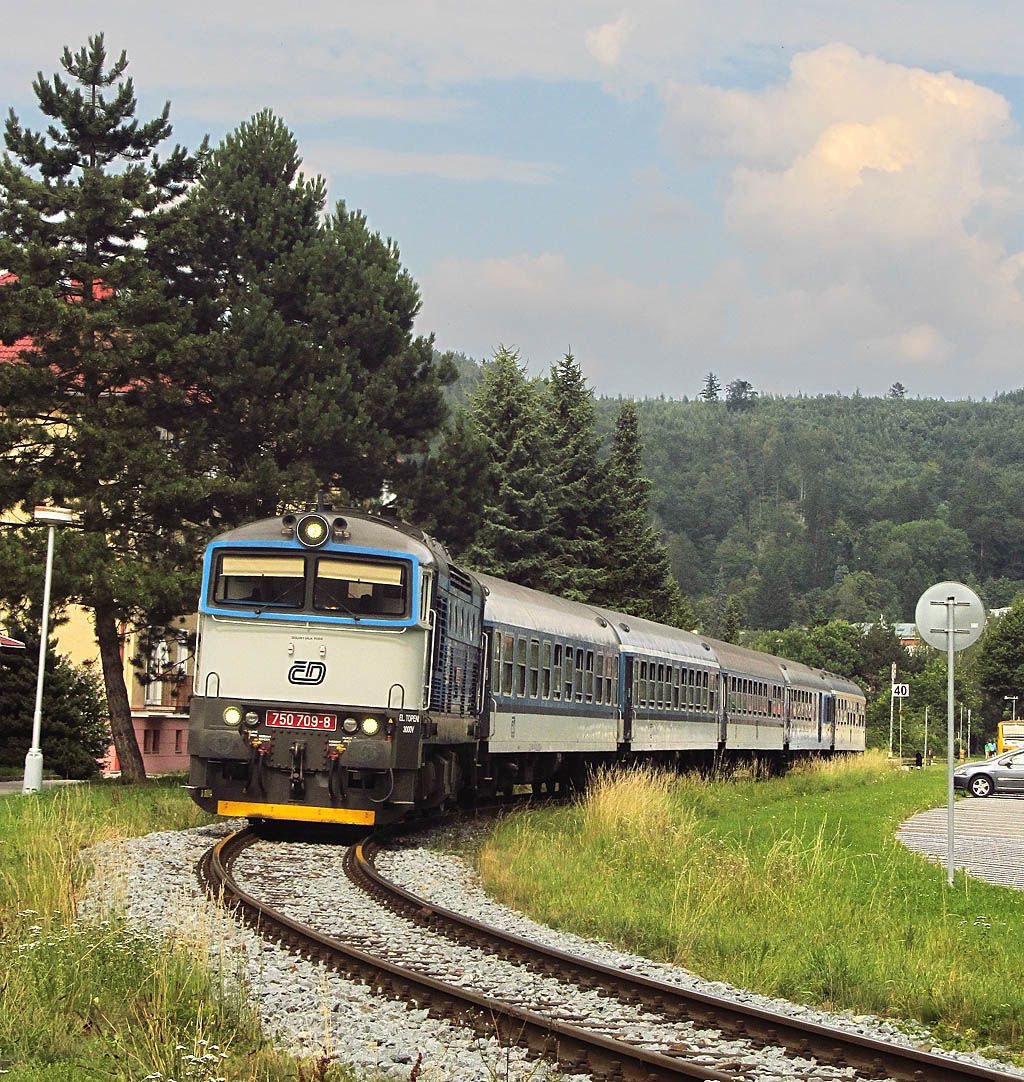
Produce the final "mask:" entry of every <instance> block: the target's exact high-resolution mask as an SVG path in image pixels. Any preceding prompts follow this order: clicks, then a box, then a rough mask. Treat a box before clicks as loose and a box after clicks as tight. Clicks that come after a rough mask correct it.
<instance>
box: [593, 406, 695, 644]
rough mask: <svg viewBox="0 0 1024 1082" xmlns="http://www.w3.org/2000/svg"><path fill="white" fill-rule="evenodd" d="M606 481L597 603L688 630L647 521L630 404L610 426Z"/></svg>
mask: <svg viewBox="0 0 1024 1082" xmlns="http://www.w3.org/2000/svg"><path fill="white" fill-rule="evenodd" d="M608 481H609V499H608V513H607V518H606V522H607V526H606V531H605V553H606V557H605V560H606V562H605V570H606V577H605V582H604V585H603V588H602V592H601V596H600V598H599V600H600V601H601V603H603V604H605V605H607V606H608V607H609V608H614V609H618V610H621V611H623V612H628V613H632V614H633V615H634V616H643V617H646V618H648V619H651V620H658V621H661V622H662V623H667V624H676V623H677V622H679V621H681V622H682V626H685V627H693V626H694V623H693V610H692V609H684V608H682V607H681V602H682V596H681V594H680V591H679V584H678V583H677V582H676V580H675V578H674V577H673V575H672V568H671V566H670V564H669V558H668V550H667V549H666V548H665V544H664V542H663V541H662V540H661V538H660V537H659V536H658V534H657V531H656V530H655V528H654V525H653V524H652V522H651V519H650V510H649V505H650V493H651V482H650V481H649V480H648V478H647V477H646V476H645V475H644V472H643V445H642V443H641V439H640V420H639V415H638V413H637V408H636V405H635V404H634V403H633V402H630V401H626V402H623V404H622V407H621V409H620V410H619V415H618V418H617V420H616V423H615V435H614V437H613V441H612V450H611V455H610V457H609V460H608Z"/></svg>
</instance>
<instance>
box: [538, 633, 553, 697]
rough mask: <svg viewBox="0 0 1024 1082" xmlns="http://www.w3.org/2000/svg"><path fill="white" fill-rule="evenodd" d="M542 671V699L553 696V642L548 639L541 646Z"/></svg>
mask: <svg viewBox="0 0 1024 1082" xmlns="http://www.w3.org/2000/svg"><path fill="white" fill-rule="evenodd" d="M540 673H541V677H540V678H541V681H542V686H541V691H540V696H541V698H542V699H550V698H551V643H549V642H548V641H547V640H545V641H544V643H543V645H542V646H541V648H540Z"/></svg>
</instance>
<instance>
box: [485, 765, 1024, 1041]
mask: <svg viewBox="0 0 1024 1082" xmlns="http://www.w3.org/2000/svg"><path fill="white" fill-rule="evenodd" d="M944 800H945V777H944V773H943V772H942V771H941V770H938V769H936V770H931V771H912V772H909V773H906V772H897V771H893V770H892V769H891V768H890V767H889V766H888V765H887V764H886V763H885V761H884V760H883V759H880V758H877V757H874V756H868V757H866V758H865V759H864V760H863V761H860V762H854V763H852V764H849V765H833V766H828V767H824V768H819V769H814V770H806V771H799V772H794V773H792V774H790V775H789V776H787V777H785V778H781V779H775V780H771V781H752V780H737V781H735V782H732V783H729V784H722V783H713V782H708V781H703V780H701V779H698V778H691V777H687V778H677V777H674V776H669V775H655V774H650V773H643V772H640V773H633V774H627V775H618V776H616V775H604V776H602V777H601V778H599V779H598V780H597V782H596V784H595V785H594V786H593V788H592V789H591V791H590V793H589V794H588V795H587V797H586V798H585V799H584V801H583V802H581V803H580V804H578V805H575V806H573V807H569V808H559V809H550V810H541V811H536V812H529V813H526V814H523V815H518V816H513V817H511V818H509V819H508V820H506V821H505V822H504V823H502V824H501V825H499V827H498V828H497V830H496V831H495V834H494V836H493V837H492V839H491V840H490V841H489V842H488V844H487V845H486V846H485V847H484V849H483V851H482V852H481V854H480V858H479V866H480V871H481V874H482V876H483V880H484V883H485V885H486V886H487V888H488V889H489V890H491V891H492V892H493V893H494V894H495V895H497V897H499V898H500V899H502V900H503V901H506V902H508V903H509V904H511V905H514V906H516V907H518V908H521V909H524V910H525V911H527V912H529V913H530V914H531V915H533V916H535V917H537V918H538V919H540V920H543V921H546V922H548V923H551V924H554V925H556V926H558V927H562V928H566V929H570V930H572V931H575V932H579V933H582V934H584V935H589V936H598V937H601V938H603V939H607V940H609V941H611V942H614V943H616V944H618V945H620V946H623V947H625V948H627V949H630V950H634V951H637V952H639V953H642V954H645V955H647V956H649V957H652V958H657V959H662V960H666V961H670V962H674V963H676V964H679V965H683V966H686V967H687V968H689V969H691V970H693V971H695V972H697V973H699V974H701V975H702V976H704V977H707V978H709V979H714V980H724V981H729V982H731V983H734V984H737V985H741V986H743V987H747V988H752V989H755V990H757V991H759V992H763V993H766V994H769V995H777V996H783V997H786V998H788V999H794V1000H798V1001H800V1002H805V1003H812V1004H817V1005H820V1006H824V1007H828V1008H832V1009H839V1010H852V1011H854V1012H857V1013H868V1012H870V1013H876V1014H882V1015H888V1016H890V1017H893V1018H898V1019H905V1020H913V1021H916V1022H919V1023H922V1024H924V1025H926V1026H929V1027H931V1028H932V1030H933V1032H934V1033H935V1035H936V1036H937V1037H938V1038H939V1039H940V1040H943V1041H944V1042H945V1043H947V1044H949V1045H951V1046H958V1047H983V1048H984V1047H992V1046H1004V1047H1006V1048H1008V1049H1011V1050H1012V1051H1013V1052H1015V1053H1018V1054H1019V1053H1020V1052H1021V1051H1022V1050H1024V991H1022V982H1021V981H1020V966H1019V964H1018V961H1017V954H1018V950H1017V946H1018V945H1019V944H1020V943H1021V942H1024V895H1022V894H1021V892H1020V891H1014V890H1011V889H1008V888H1003V887H997V886H993V885H990V884H987V883H983V882H981V881H979V880H976V879H971V878H968V877H967V876H965V875H963V874H962V873H958V874H957V876H956V880H955V883H954V886H953V887H952V888H949V887H947V885H946V881H945V870H944V868H942V867H940V866H938V865H934V864H929V863H927V862H926V861H924V860H923V859H922V858H921V857H918V856H915V855H913V854H911V853H909V852H908V851H906V850H905V849H904V847H903V846H902V845H900V844H899V843H898V842H896V840H895V839H894V836H893V835H894V831H895V830H896V828H897V826H898V825H899V823H900V822H901V821H902V820H903V819H905V818H907V817H908V816H909V815H912V814H913V813H914V812H916V811H920V810H922V809H924V808H928V807H933V806H936V805H940V804H942V803H943V802H944ZM582 883H585V884H586V889H585V890H582V889H580V884H582ZM1000 945H1003V946H1004V947H1005V949H1000Z"/></svg>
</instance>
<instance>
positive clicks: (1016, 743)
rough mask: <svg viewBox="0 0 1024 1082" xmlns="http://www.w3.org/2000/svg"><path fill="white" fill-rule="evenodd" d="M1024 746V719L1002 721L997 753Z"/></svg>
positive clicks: (1000, 753)
mask: <svg viewBox="0 0 1024 1082" xmlns="http://www.w3.org/2000/svg"><path fill="white" fill-rule="evenodd" d="M1014 748H1024V721H1001V722H1000V723H999V736H998V738H997V744H996V754H997V755H1002V754H1003V752H1004V751H1013V749H1014Z"/></svg>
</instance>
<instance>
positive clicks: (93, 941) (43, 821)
mask: <svg viewBox="0 0 1024 1082" xmlns="http://www.w3.org/2000/svg"><path fill="white" fill-rule="evenodd" d="M179 784H180V779H171V780H169V781H167V782H165V783H150V784H148V785H145V786H123V785H120V784H117V783H109V782H107V783H92V784H85V785H76V786H67V787H63V788H59V789H48V790H45V791H44V792H43V793H40V794H38V795H36V796H31V797H22V796H21V795H20V794H18V795H13V796H6V797H0V1071H2V1072H5V1073H4V1082H44V1080H45V1082H65V1080H67V1082H71V1080H75V1082H78V1080H81V1079H114V1080H118V1082H143V1080H145V1079H149V1080H151V1082H158V1080H170V1079H174V1080H177V1082H214V1080H217V1079H224V1080H226V1082H284V1080H286V1079H289V1080H301V1079H308V1080H313V1079H316V1080H320V1082H325V1080H327V1079H331V1080H334V1079H349V1078H351V1077H352V1075H351V1073H350V1072H348V1071H343V1070H342V1069H341V1068H340V1067H338V1066H337V1065H332V1066H328V1065H327V1064H326V1063H321V1064H317V1063H316V1062H313V1061H304V1062H299V1061H296V1060H292V1059H290V1058H288V1057H286V1056H284V1055H282V1054H280V1053H278V1052H276V1051H275V1050H274V1049H273V1048H272V1047H271V1046H270V1045H269V1044H268V1042H267V1041H266V1040H265V1039H264V1038H263V1036H262V1035H261V1033H260V1029H259V1023H258V1019H257V1017H256V1016H255V1014H254V1013H253V1012H252V1011H251V1010H250V1009H249V1008H248V1007H247V1005H246V1003H245V1001H244V990H243V989H242V988H241V987H240V985H239V984H238V981H237V979H236V978H237V975H236V974H233V973H216V972H212V971H211V969H210V963H209V961H208V954H207V951H208V947H209V945H210V940H209V939H206V940H204V939H203V937H202V935H201V934H199V935H197V934H196V929H195V928H194V927H190V928H189V929H188V930H187V933H186V932H183V935H182V936H181V937H180V938H176V939H174V940H172V941H169V942H168V941H167V940H164V939H159V938H156V937H154V936H152V935H150V934H149V933H148V932H147V930H146V929H144V928H136V927H133V926H132V925H131V924H130V923H129V922H128V921H126V920H125V918H124V916H123V914H121V913H119V912H117V911H116V910H114V911H111V912H107V913H105V914H103V915H102V916H96V917H91V918H88V919H81V920H80V919H78V918H77V917H76V902H77V898H78V894H79V891H80V890H81V887H82V884H83V882H84V881H85V879H86V878H87V876H88V874H89V868H88V866H87V864H86V863H85V862H84V861H83V860H82V859H81V853H82V850H83V849H84V848H86V847H88V846H91V845H94V844H96V843H97V842H101V841H106V840H111V839H118V838H127V837H133V836H137V835H141V834H145V833H148V832H150V831H153V830H178V829H184V828H186V827H190V826H195V825H198V824H200V823H203V822H207V821H209V818H210V817H209V816H207V815H206V814H205V813H203V812H202V811H200V810H199V808H197V807H196V806H195V805H194V804H193V803H192V802H191V801H190V800H189V799H188V797H187V796H186V795H185V793H184V792H183V791H182V790H181V789H180V788H179V787H178V786H179Z"/></svg>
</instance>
